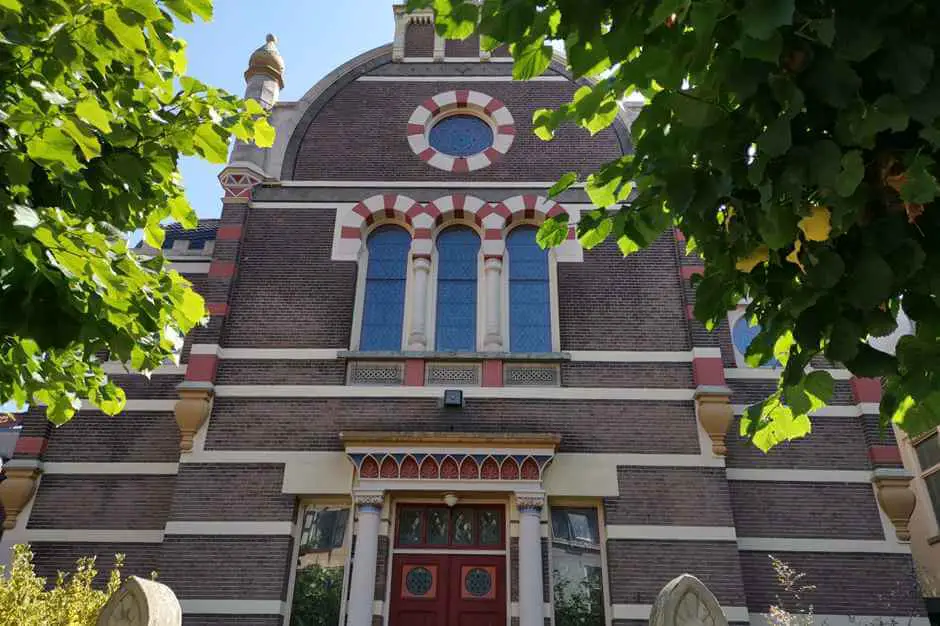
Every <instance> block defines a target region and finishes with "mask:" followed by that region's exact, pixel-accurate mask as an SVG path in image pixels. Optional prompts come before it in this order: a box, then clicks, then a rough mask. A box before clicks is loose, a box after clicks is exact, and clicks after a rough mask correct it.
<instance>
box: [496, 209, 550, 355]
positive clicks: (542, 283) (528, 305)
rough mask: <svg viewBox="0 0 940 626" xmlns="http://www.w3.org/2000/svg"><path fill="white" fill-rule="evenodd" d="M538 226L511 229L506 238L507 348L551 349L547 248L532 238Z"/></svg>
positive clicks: (544, 350) (543, 350)
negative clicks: (507, 288)
mask: <svg viewBox="0 0 940 626" xmlns="http://www.w3.org/2000/svg"><path fill="white" fill-rule="evenodd" d="M537 230H538V229H536V228H535V227H533V226H520V227H518V228H514V229H513V230H512V231H511V232H510V233H509V236H508V237H507V238H506V250H507V252H508V253H509V350H510V351H512V352H551V350H552V314H551V310H552V303H551V296H550V291H549V283H548V251H546V250H542V248H540V247H539V244H538V243H537V242H536V241H535V233H536V231H537Z"/></svg>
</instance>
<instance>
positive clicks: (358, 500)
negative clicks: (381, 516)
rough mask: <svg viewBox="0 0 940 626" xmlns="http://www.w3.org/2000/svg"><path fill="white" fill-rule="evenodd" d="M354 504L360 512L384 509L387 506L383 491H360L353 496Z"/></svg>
mask: <svg viewBox="0 0 940 626" xmlns="http://www.w3.org/2000/svg"><path fill="white" fill-rule="evenodd" d="M353 502H354V503H355V504H356V506H357V507H359V509H360V510H370V509H372V510H376V511H379V510H381V509H382V505H383V504H385V492H383V491H360V492H357V493H354V494H353Z"/></svg>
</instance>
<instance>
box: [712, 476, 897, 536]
mask: <svg viewBox="0 0 940 626" xmlns="http://www.w3.org/2000/svg"><path fill="white" fill-rule="evenodd" d="M728 485H729V486H730V489H731V502H732V505H733V507H734V521H735V525H736V526H737V533H738V536H740V537H814V538H831V539H876V540H881V539H884V538H885V536H884V529H883V528H882V526H881V517H880V516H879V514H878V504H877V503H876V502H875V499H874V497H872V489H871V485H867V484H857V485H856V484H852V485H849V484H839V483H820V484H813V483H778V482H764V481H760V482H756V481H734V480H733V481H730V482H729V483H728Z"/></svg>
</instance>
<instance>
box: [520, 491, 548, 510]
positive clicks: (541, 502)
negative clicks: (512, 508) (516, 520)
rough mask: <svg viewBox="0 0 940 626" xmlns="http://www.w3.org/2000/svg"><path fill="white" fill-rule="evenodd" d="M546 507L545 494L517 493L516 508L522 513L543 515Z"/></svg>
mask: <svg viewBox="0 0 940 626" xmlns="http://www.w3.org/2000/svg"><path fill="white" fill-rule="evenodd" d="M543 506H545V494H544V493H517V494H516V508H518V509H519V512H520V513H541V512H542V507H543Z"/></svg>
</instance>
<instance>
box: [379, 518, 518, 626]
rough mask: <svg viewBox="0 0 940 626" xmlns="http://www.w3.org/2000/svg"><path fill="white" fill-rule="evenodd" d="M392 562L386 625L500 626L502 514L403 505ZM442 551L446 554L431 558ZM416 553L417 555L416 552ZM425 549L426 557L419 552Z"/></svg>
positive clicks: (503, 600) (503, 584)
mask: <svg viewBox="0 0 940 626" xmlns="http://www.w3.org/2000/svg"><path fill="white" fill-rule="evenodd" d="M398 512H399V514H398V516H397V526H396V529H395V530H396V532H395V547H396V548H409V549H410V550H411V551H412V554H395V556H394V558H393V560H392V587H391V591H390V603H389V604H390V606H389V626H506V556H505V555H504V554H499V555H475V554H472V552H473V551H480V550H493V549H503V548H504V547H505V545H506V544H505V533H504V529H503V520H504V517H503V516H504V513H505V511H504V509H502V508H501V507H495V506H491V505H490V506H487V505H465V506H460V507H456V508H453V509H448V508H444V507H440V506H430V507H428V506H419V505H403V506H402V507H400V508H399V509H398ZM443 549H446V550H448V552H449V554H440V553H435V550H443ZM419 550H420V552H419ZM424 550H427V553H425V552H424Z"/></svg>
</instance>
